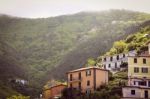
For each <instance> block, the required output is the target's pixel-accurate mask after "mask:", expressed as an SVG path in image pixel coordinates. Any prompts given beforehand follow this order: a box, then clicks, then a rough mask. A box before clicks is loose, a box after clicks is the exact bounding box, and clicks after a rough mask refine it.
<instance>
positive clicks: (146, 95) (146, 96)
mask: <svg viewBox="0 0 150 99" xmlns="http://www.w3.org/2000/svg"><path fill="white" fill-rule="evenodd" d="M145 98H146V99H148V90H145Z"/></svg>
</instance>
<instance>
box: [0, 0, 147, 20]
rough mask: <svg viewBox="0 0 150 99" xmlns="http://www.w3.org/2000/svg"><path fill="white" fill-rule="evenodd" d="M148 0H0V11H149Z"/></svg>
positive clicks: (22, 14)
mask: <svg viewBox="0 0 150 99" xmlns="http://www.w3.org/2000/svg"><path fill="white" fill-rule="evenodd" d="M149 4H150V0H0V13H5V14H10V15H15V16H20V17H49V16H57V15H62V14H71V13H76V12H80V11H95V10H96V11H101V10H107V9H129V10H135V11H144V12H150V7H149Z"/></svg>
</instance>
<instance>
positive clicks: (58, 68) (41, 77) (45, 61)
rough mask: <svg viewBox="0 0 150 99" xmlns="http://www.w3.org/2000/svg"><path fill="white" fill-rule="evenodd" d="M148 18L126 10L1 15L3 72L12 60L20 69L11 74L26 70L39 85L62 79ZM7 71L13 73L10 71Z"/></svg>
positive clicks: (28, 77) (0, 32)
mask: <svg viewBox="0 0 150 99" xmlns="http://www.w3.org/2000/svg"><path fill="white" fill-rule="evenodd" d="M149 19H150V15H149V14H146V13H140V12H132V11H126V10H110V11H103V12H81V13H77V14H74V15H64V16H58V17H51V18H39V19H26V18H16V17H11V16H6V15H1V16H0V41H1V42H0V46H3V47H1V48H0V61H2V62H3V60H4V61H5V63H3V64H4V65H0V71H4V70H6V69H7V67H5V65H7V64H8V63H9V64H11V65H8V70H9V69H11V68H17V70H16V69H14V71H12V73H17V74H22V73H26V74H23V75H26V78H27V79H28V80H29V81H30V83H31V84H32V85H34V86H36V87H40V86H42V85H43V83H45V81H46V80H48V79H51V78H56V79H58V78H60V79H61V80H62V79H64V77H65V72H66V71H68V70H72V69H75V68H79V67H82V66H84V64H85V63H86V60H87V59H88V58H90V57H93V58H96V57H98V56H99V55H101V54H104V53H105V52H106V51H108V50H109V49H110V48H111V46H112V43H113V42H114V41H116V40H119V39H123V38H125V37H126V36H127V35H128V34H130V33H134V32H135V31H138V30H139V27H142V25H141V24H143V22H144V21H147V20H149ZM131 26H132V27H131ZM4 52H9V53H8V54H5V57H6V58H3V56H2V55H4ZM10 60H12V61H10ZM16 64H19V65H16ZM16 66H17V67H16ZM19 68H20V69H25V70H26V71H27V72H22V71H21V70H20V69H19ZM4 72H5V73H6V74H8V76H10V75H9V74H10V73H8V71H4ZM18 72H19V73H18ZM58 72H59V73H58ZM5 73H4V74H5ZM1 76H2V77H3V78H6V79H7V78H9V77H5V76H3V75H1ZM14 76H15V74H14ZM17 76H18V75H17Z"/></svg>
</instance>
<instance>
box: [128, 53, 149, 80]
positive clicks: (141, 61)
mask: <svg viewBox="0 0 150 99" xmlns="http://www.w3.org/2000/svg"><path fill="white" fill-rule="evenodd" d="M128 76H129V77H137V78H143V77H144V78H150V55H149V54H148V51H146V52H144V54H141V55H139V56H131V57H130V56H129V57H128Z"/></svg>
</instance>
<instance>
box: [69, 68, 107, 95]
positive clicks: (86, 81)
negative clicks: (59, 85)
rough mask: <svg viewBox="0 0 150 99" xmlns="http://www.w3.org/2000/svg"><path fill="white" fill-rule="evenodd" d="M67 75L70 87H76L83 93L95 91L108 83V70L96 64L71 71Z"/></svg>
mask: <svg viewBox="0 0 150 99" xmlns="http://www.w3.org/2000/svg"><path fill="white" fill-rule="evenodd" d="M67 76H68V88H76V89H77V90H80V91H81V92H83V93H90V92H93V91H94V90H96V89H97V88H98V87H99V86H101V85H104V84H107V83H108V70H104V69H101V68H99V67H96V66H93V67H85V68H80V69H76V70H72V71H69V72H67Z"/></svg>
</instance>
